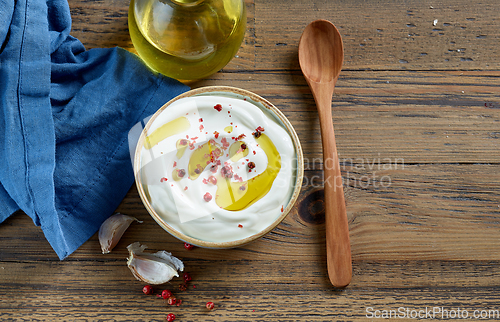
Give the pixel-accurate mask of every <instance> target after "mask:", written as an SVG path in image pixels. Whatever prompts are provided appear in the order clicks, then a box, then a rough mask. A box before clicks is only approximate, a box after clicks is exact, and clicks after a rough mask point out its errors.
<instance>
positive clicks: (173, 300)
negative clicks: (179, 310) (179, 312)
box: [167, 296, 177, 305]
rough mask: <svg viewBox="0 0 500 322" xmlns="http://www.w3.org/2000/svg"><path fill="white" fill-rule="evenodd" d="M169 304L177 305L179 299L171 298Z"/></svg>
mask: <svg viewBox="0 0 500 322" xmlns="http://www.w3.org/2000/svg"><path fill="white" fill-rule="evenodd" d="M167 303H168V305H175V303H177V299H176V298H175V297H174V296H170V297H169V298H168V299H167Z"/></svg>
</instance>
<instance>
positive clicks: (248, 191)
mask: <svg viewBox="0 0 500 322" xmlns="http://www.w3.org/2000/svg"><path fill="white" fill-rule="evenodd" d="M256 141H257V143H258V144H259V146H260V147H261V149H262V150H263V151H264V152H265V153H266V156H267V160H268V162H267V167H266V169H265V170H264V171H263V172H262V173H260V174H259V175H257V176H255V177H253V178H251V179H249V180H246V181H241V182H240V181H231V179H229V178H223V177H222V176H220V175H219V176H218V177H217V194H216V196H215V202H216V203H217V205H218V206H219V207H220V208H222V209H225V210H229V211H239V210H243V209H245V208H248V207H250V206H251V205H252V204H254V203H255V202H256V201H258V200H260V199H261V198H262V197H264V196H265V195H266V194H267V193H268V192H269V190H271V187H272V185H273V182H274V180H275V179H276V177H277V176H278V173H279V172H280V169H281V157H280V155H279V153H278V150H277V149H276V146H275V145H274V144H273V142H272V141H271V139H269V137H268V136H267V135H265V134H262V135H261V136H260V137H259V138H257V139H256Z"/></svg>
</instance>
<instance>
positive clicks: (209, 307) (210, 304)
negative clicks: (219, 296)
mask: <svg viewBox="0 0 500 322" xmlns="http://www.w3.org/2000/svg"><path fill="white" fill-rule="evenodd" d="M205 306H206V307H207V309H208V310H209V311H212V310H213V309H214V307H215V304H214V302H207V304H206V305H205Z"/></svg>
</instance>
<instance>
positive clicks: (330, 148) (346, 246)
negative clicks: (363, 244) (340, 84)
mask: <svg viewBox="0 0 500 322" xmlns="http://www.w3.org/2000/svg"><path fill="white" fill-rule="evenodd" d="M309 85H310V86H312V87H315V88H312V92H313V94H314V99H315V101H316V105H317V107H318V114H319V121H320V128H321V138H322V145H323V171H324V191H325V226H326V251H327V264H328V275H329V277H330V281H331V283H332V284H333V286H335V287H345V286H347V285H349V283H350V282H351V278H352V262H351V244H350V241H349V225H348V221H347V212H346V206H345V199H344V188H343V185H342V175H341V173H340V163H339V158H338V154H337V145H336V143H335V133H334V130H333V122H332V95H333V86H331V84H330V88H329V86H324V84H321V83H316V84H309Z"/></svg>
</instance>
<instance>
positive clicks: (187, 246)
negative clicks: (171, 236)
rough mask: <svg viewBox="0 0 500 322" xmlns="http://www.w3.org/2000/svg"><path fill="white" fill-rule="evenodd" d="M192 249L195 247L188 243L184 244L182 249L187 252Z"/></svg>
mask: <svg viewBox="0 0 500 322" xmlns="http://www.w3.org/2000/svg"><path fill="white" fill-rule="evenodd" d="M194 247H195V246H194V245H191V244H188V243H184V248H185V249H187V250H191V249H193V248H194Z"/></svg>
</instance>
